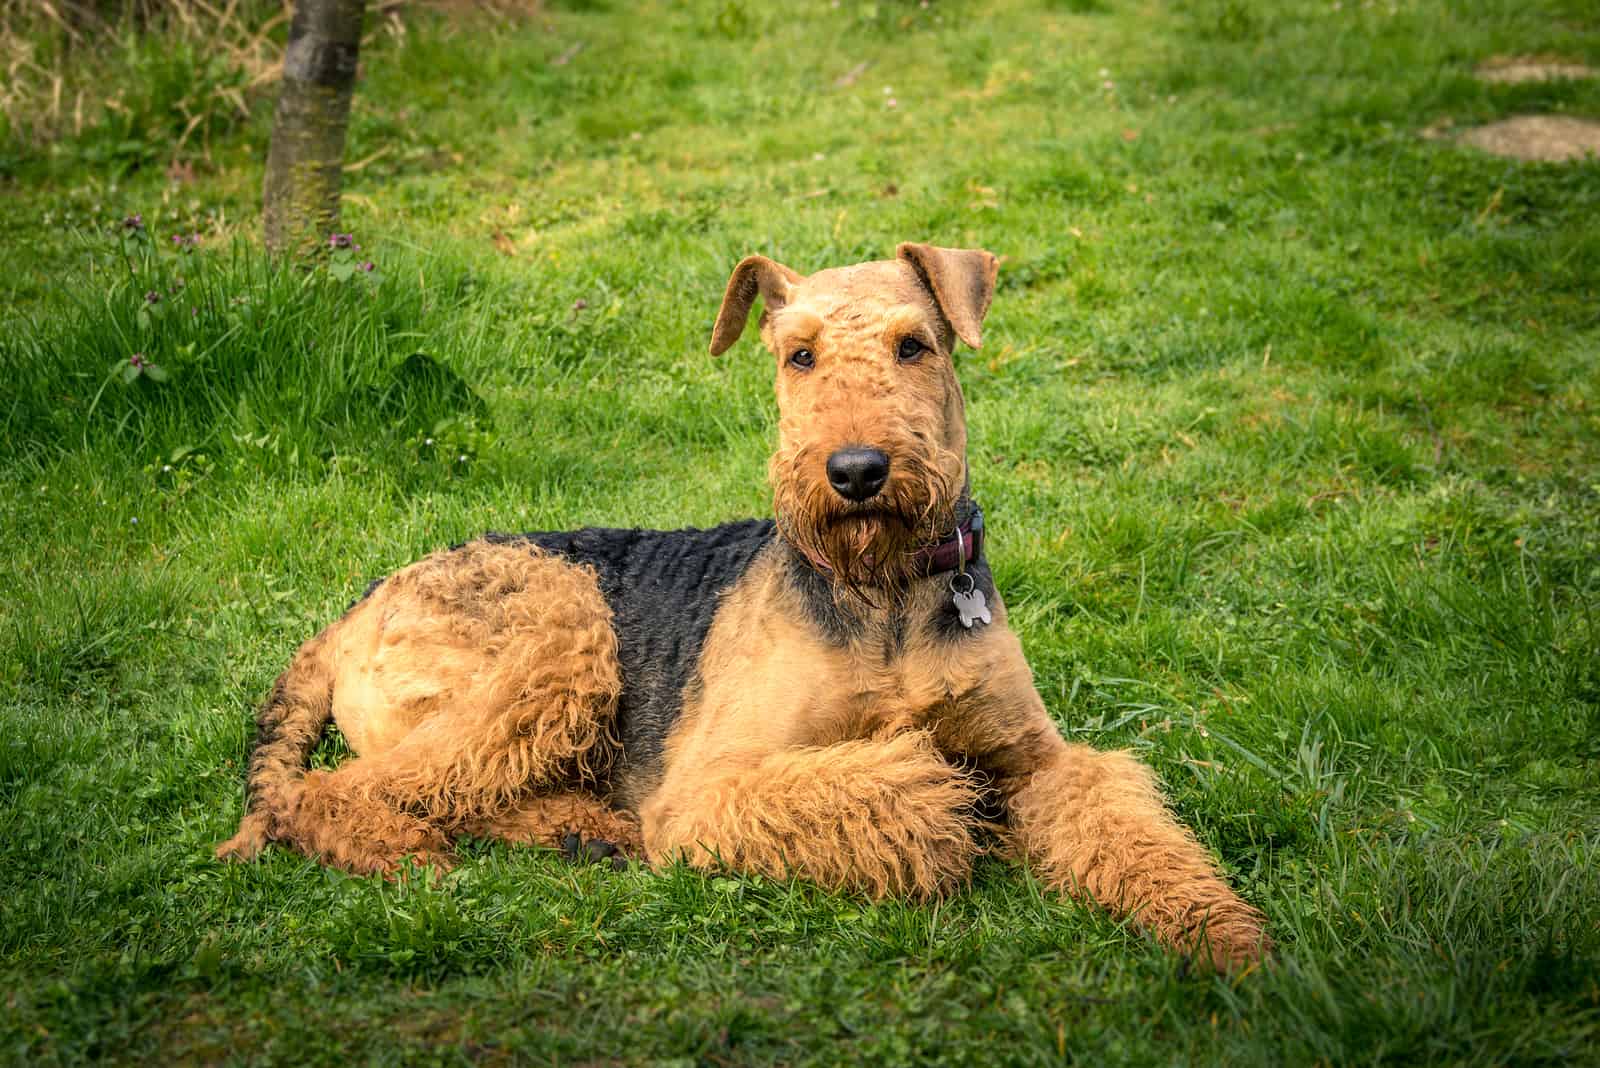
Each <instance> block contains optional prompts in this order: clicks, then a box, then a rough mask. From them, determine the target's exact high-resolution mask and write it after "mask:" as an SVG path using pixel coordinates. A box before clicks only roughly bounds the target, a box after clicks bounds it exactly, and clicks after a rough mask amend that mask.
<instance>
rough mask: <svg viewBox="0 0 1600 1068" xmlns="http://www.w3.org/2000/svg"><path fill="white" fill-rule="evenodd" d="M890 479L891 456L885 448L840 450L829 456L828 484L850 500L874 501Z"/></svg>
mask: <svg viewBox="0 0 1600 1068" xmlns="http://www.w3.org/2000/svg"><path fill="white" fill-rule="evenodd" d="M887 481H889V457H888V455H887V454H886V453H884V452H883V451H882V450H881V449H863V448H852V449H840V450H839V451H838V452H836V453H834V454H833V455H832V456H830V457H828V484H829V485H831V486H832V487H833V488H834V489H835V490H837V491H838V493H839V496H841V497H843V498H845V499H846V500H851V501H866V500H871V499H872V498H873V497H876V496H877V495H878V491H879V490H881V489H883V484H884V483H885V482H887Z"/></svg>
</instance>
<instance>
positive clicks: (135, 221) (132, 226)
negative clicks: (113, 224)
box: [122, 211, 144, 234]
mask: <svg viewBox="0 0 1600 1068" xmlns="http://www.w3.org/2000/svg"><path fill="white" fill-rule="evenodd" d="M122 229H123V231H124V232H126V233H130V234H136V233H139V232H140V231H142V230H143V229H144V215H143V214H142V213H141V212H137V211H136V212H134V213H133V214H132V215H130V216H128V217H127V218H126V219H123V220H122Z"/></svg>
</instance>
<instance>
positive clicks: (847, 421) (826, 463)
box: [711, 244, 999, 587]
mask: <svg viewBox="0 0 1600 1068" xmlns="http://www.w3.org/2000/svg"><path fill="white" fill-rule="evenodd" d="M998 266H999V263H998V261H997V260H996V259H995V257H994V256H993V255H991V254H990V253H988V252H984V251H982V250H979V249H950V248H936V247H934V246H932V245H913V244H904V245H901V246H900V247H899V248H898V249H897V250H896V256H895V258H894V259H892V260H879V261H876V262H872V263H862V264H857V265H856V266H854V267H836V268H833V269H831V270H826V271H819V272H817V273H816V274H813V275H809V276H802V275H800V274H798V273H797V272H795V271H793V270H791V269H789V268H788V267H785V266H783V265H782V264H780V263H775V262H773V261H772V260H769V259H767V258H766V257H765V256H747V257H746V258H745V259H744V260H742V261H740V263H739V265H738V266H737V267H735V268H734V270H733V277H731V278H730V279H729V280H728V289H727V292H726V294H725V295H724V296H723V298H722V310H721V311H720V312H718V314H717V324H716V327H715V328H714V329H713V331H712V335H711V352H712V354H713V355H720V354H721V353H723V352H725V351H726V350H727V349H728V348H729V347H730V346H732V345H733V343H734V342H735V341H737V340H738V339H739V335H740V334H741V333H743V331H744V327H745V322H746V320H747V319H748V318H749V315H750V308H751V305H752V304H754V302H755V299H756V297H757V296H760V298H761V300H762V302H763V304H764V305H765V308H764V311H763V312H762V315H761V340H762V341H763V342H765V343H766V346H767V348H769V349H771V350H772V353H773V355H774V356H775V357H777V362H778V377H777V392H778V448H777V451H776V452H775V453H773V456H772V463H771V467H770V473H771V479H772V489H773V503H774V506H775V508H776V511H777V515H778V523H779V527H780V529H781V530H782V531H783V533H784V536H785V537H787V538H788V539H789V540H790V542H791V543H793V544H794V546H795V547H796V548H798V549H799V550H800V551H801V552H803V553H805V554H806V556H808V557H809V558H810V559H811V560H812V561H813V562H816V563H820V564H823V565H825V566H826V567H827V569H828V570H829V571H830V572H831V573H832V574H833V576H834V578H835V580H836V581H838V582H840V583H841V584H843V585H845V586H850V587H865V586H886V585H898V584H901V583H903V582H904V581H905V580H906V579H907V578H908V577H909V576H910V574H911V573H912V564H913V554H914V553H915V551H916V550H917V549H918V548H919V547H921V546H923V545H928V544H931V543H933V542H937V541H938V540H940V538H942V537H944V536H946V535H948V534H949V533H950V531H951V527H952V524H953V508H954V505H955V503H956V501H957V500H958V498H959V497H960V495H961V492H962V490H963V489H964V488H965V485H966V478H967V472H966V451H967V430H966V420H965V409H964V404H963V401H962V397H961V387H960V385H959V384H958V383H957V382H956V376H955V367H954V363H953V361H952V359H951V357H952V354H953V353H954V350H955V343H956V340H957V339H958V338H959V339H960V340H961V341H964V342H966V343H967V344H968V345H970V346H972V347H973V348H977V347H978V345H979V343H980V341H981V337H982V325H983V317H984V314H985V313H986V312H987V311H988V310H989V301H990V299H991V298H992V297H993V296H994V283H995V274H996V271H997V270H998Z"/></svg>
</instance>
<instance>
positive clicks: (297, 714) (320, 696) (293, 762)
mask: <svg viewBox="0 0 1600 1068" xmlns="http://www.w3.org/2000/svg"><path fill="white" fill-rule="evenodd" d="M331 630H332V628H329V630H327V631H323V632H322V633H321V634H319V635H318V636H317V637H315V638H313V639H311V640H310V641H308V642H306V643H305V644H304V645H302V646H301V647H300V651H299V652H298V653H296V654H295V658H294V660H293V662H291V663H290V665H289V669H288V670H287V671H285V672H284V673H283V674H282V675H280V676H278V681H277V683H276V684H275V685H274V686H273V688H272V695H271V696H270V697H268V698H267V700H266V703H265V704H263V705H262V706H261V711H260V712H259V713H258V714H257V715H256V739H255V747H254V749H253V750H252V752H251V754H250V772H249V779H248V785H247V791H248V797H249V799H248V802H247V805H246V811H245V816H244V819H243V820H242V821H241V822H240V824H239V830H238V831H237V832H236V833H235V834H234V836H233V837H232V838H229V839H228V840H227V841H226V842H223V843H222V844H221V845H219V846H217V851H216V852H217V856H218V857H219V858H228V859H235V860H250V859H252V858H254V857H255V856H256V854H258V853H260V852H261V850H262V849H263V848H264V847H265V846H266V844H267V843H268V842H269V841H271V840H272V839H274V838H276V837H279V836H280V835H281V834H282V832H283V829H284V827H285V825H286V823H287V822H288V820H289V818H290V817H291V816H292V815H293V814H294V811H295V809H296V808H297V807H298V806H299V804H300V794H301V791H302V790H303V783H304V778H305V769H306V760H307V758H308V757H309V756H310V755H311V751H312V750H313V749H315V748H316V746H317V743H318V742H319V741H320V740H321V739H322V733H323V731H324V730H325V729H326V728H327V725H328V720H329V718H330V717H331V716H332V714H333V661H332V656H331V653H332V650H331V647H330V642H329V640H328V639H329V635H330V632H331Z"/></svg>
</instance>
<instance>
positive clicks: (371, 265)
mask: <svg viewBox="0 0 1600 1068" xmlns="http://www.w3.org/2000/svg"><path fill="white" fill-rule="evenodd" d="M377 268H378V265H377V264H376V263H373V262H372V261H371V260H368V261H367V262H366V263H363V264H362V265H361V269H362V270H363V271H366V272H367V273H368V274H371V273H372V272H373V271H375V270H377Z"/></svg>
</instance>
